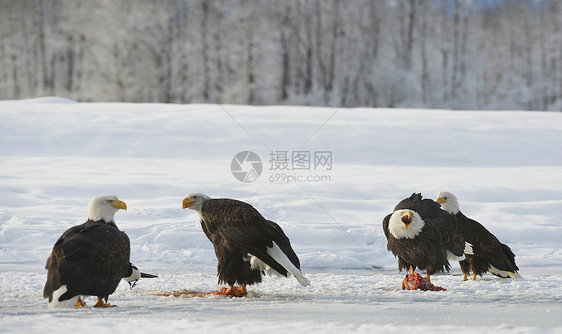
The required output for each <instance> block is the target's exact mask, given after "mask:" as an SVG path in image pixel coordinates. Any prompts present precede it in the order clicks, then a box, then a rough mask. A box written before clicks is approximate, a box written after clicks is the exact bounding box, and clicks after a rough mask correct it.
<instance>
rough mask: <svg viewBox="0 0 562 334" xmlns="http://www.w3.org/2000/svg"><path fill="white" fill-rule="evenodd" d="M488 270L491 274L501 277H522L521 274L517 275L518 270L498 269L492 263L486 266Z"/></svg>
mask: <svg viewBox="0 0 562 334" xmlns="http://www.w3.org/2000/svg"><path fill="white" fill-rule="evenodd" d="M488 271H490V273H491V274H494V275H496V276H499V277H502V278H508V277H511V278H523V277H521V275H519V273H518V272H516V271H507V270H500V269H498V268H496V267H494V266H492V265H490V267H489V268H488Z"/></svg>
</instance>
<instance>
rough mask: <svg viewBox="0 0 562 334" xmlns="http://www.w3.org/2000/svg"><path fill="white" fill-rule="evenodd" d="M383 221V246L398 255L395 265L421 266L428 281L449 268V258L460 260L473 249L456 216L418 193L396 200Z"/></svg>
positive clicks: (408, 268)
mask: <svg viewBox="0 0 562 334" xmlns="http://www.w3.org/2000/svg"><path fill="white" fill-rule="evenodd" d="M382 225H383V231H384V234H385V236H386V239H387V246H386V247H387V249H388V250H389V251H391V252H392V254H394V256H396V257H398V269H399V270H400V271H401V270H402V269H407V270H409V273H413V272H414V270H415V269H416V267H418V268H420V269H424V270H425V272H426V277H425V278H426V279H427V281H428V282H431V280H430V276H431V275H433V274H435V273H437V272H444V271H445V270H447V271H449V270H450V269H451V266H450V264H449V261H448V260H457V261H458V260H463V259H464V258H465V253H472V251H471V247H470V246H471V245H470V244H469V243H467V242H465V240H464V239H463V238H462V236H461V235H460V233H459V231H458V230H457V227H456V222H455V217H454V216H452V215H450V214H449V213H447V212H445V211H443V210H441V208H440V207H439V204H438V203H436V202H434V201H432V200H430V199H422V196H421V194H416V193H414V194H412V196H410V197H409V198H406V199H404V200H402V201H401V202H400V203H398V204H397V205H396V207H395V208H394V212H393V213H391V214H389V215H387V216H386V217H385V218H384V219H383V222H382Z"/></svg>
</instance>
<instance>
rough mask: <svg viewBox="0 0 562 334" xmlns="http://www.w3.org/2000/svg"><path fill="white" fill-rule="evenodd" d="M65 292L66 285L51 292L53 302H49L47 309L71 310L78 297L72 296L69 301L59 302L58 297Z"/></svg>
mask: <svg viewBox="0 0 562 334" xmlns="http://www.w3.org/2000/svg"><path fill="white" fill-rule="evenodd" d="M66 291H67V289H66V285H63V286H61V287H60V288H58V289H57V290H55V291H53V300H51V301H50V302H49V308H71V307H74V304H76V301H77V300H78V297H79V296H74V297H72V298H70V299H67V300H63V301H59V298H60V296H62V295H63V294H64V293H65V292H66Z"/></svg>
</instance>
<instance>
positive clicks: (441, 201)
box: [437, 197, 447, 204]
mask: <svg viewBox="0 0 562 334" xmlns="http://www.w3.org/2000/svg"><path fill="white" fill-rule="evenodd" d="M445 202H447V200H446V199H444V198H443V197H439V198H437V203H439V204H443V203H445Z"/></svg>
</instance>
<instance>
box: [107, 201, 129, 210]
mask: <svg viewBox="0 0 562 334" xmlns="http://www.w3.org/2000/svg"><path fill="white" fill-rule="evenodd" d="M110 205H111V206H112V207H114V208H116V209H123V210H127V204H125V202H123V201H117V202H113V203H111V204H110Z"/></svg>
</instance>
